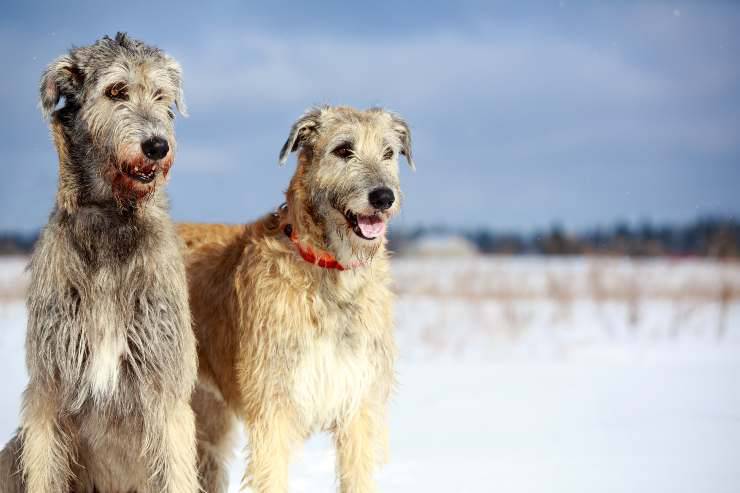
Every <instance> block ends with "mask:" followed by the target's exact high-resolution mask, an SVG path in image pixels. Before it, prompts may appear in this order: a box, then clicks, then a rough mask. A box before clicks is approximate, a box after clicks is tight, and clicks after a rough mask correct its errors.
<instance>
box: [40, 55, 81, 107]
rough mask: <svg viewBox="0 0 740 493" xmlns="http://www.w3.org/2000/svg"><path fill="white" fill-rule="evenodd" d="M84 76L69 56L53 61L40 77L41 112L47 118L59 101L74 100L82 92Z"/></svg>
mask: <svg viewBox="0 0 740 493" xmlns="http://www.w3.org/2000/svg"><path fill="white" fill-rule="evenodd" d="M84 81H85V74H84V73H83V72H82V70H81V69H80V67H78V66H77V64H76V63H75V61H74V60H73V59H72V57H70V56H69V55H63V56H60V57H59V58H57V59H56V60H54V61H53V62H52V63H51V65H49V66H48V67H47V68H46V70H45V71H44V74H43V75H42V76H41V88H40V92H41V102H40V105H41V112H42V113H43V115H44V117H45V118H49V117H50V116H51V114H52V113H53V112H54V108H56V106H57V103H59V100H60V99H61V98H62V97H64V99H65V100H75V99H77V96H79V94H80V92H81V91H82V84H83V83H84Z"/></svg>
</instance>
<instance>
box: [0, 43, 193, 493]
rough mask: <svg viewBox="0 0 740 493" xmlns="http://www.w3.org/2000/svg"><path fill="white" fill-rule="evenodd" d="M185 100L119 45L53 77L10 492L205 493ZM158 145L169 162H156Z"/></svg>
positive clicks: (3, 468)
mask: <svg viewBox="0 0 740 493" xmlns="http://www.w3.org/2000/svg"><path fill="white" fill-rule="evenodd" d="M180 87H181V86H180V68H179V66H178V65H177V63H176V62H175V61H174V60H173V59H172V58H170V57H168V56H167V55H165V54H164V53H163V52H161V51H159V50H158V49H156V48H152V47H150V46H147V45H145V44H143V43H141V42H139V41H136V40H133V39H130V38H128V37H127V36H126V35H125V34H120V33H119V34H118V35H117V36H116V37H115V39H111V38H108V37H104V38H102V39H101V40H99V41H98V42H96V43H95V44H93V45H91V46H86V47H81V48H76V49H73V50H71V51H70V52H69V54H67V55H65V56H62V57H60V58H59V59H57V60H56V61H55V62H54V63H52V64H51V65H50V66H49V68H48V69H47V71H46V72H45V73H44V75H43V77H42V80H41V107H42V110H43V112H44V114H45V115H47V116H49V117H50V119H51V129H52V133H53V136H54V142H55V144H56V148H57V151H58V154H59V191H58V194H57V201H56V206H55V208H54V210H53V212H52V214H51V217H50V219H49V223H48V224H47V226H46V228H45V229H44V231H43V233H42V235H41V238H40V239H39V242H38V244H37V246H36V250H35V252H34V255H33V258H32V260H31V266H30V270H31V284H30V287H29V293H28V299H27V307H28V333H27V339H26V363H27V367H28V373H29V377H30V381H29V384H28V387H27V389H26V391H25V393H24V396H23V409H22V413H21V414H22V416H21V429H20V433H19V435H18V436H17V437H16V438H15V439H13V441H12V442H11V443H10V444H9V445H8V446H7V447H6V449H5V450H4V451H3V454H2V456H0V472H3V473H5V474H12V475H13V476H12V479H10V480H8V479H6V478H7V477H6V478H0V482H4V486H3V488H4V489H2V491H11V492H15V491H23V490H26V491H28V492H31V493H69V492H70V491H73V492H75V493H92V492H93V491H96V492H105V493H112V492H131V491H136V492H137V493H145V492H152V493H155V492H156V493H161V492H171V493H186V492H196V491H198V484H197V469H196V462H195V459H196V448H195V422H194V415H193V412H192V410H191V408H190V406H189V399H190V396H191V390H192V388H193V384H194V382H195V379H196V376H197V370H196V364H197V356H196V352H195V337H194V335H193V332H192V329H191V324H190V315H189V309H188V299H187V287H186V277H185V269H184V265H183V262H182V257H181V256H180V253H179V250H180V245H179V240H178V238H177V235H176V232H175V229H174V226H173V225H172V222H171V220H170V219H169V216H168V211H167V209H168V205H167V199H166V196H165V194H164V191H163V186H164V184H165V182H166V179H167V173H168V171H169V169H170V166H171V164H172V161H173V158H174V144H175V140H174V128H173V119H174V113H173V112H172V109H171V108H172V106H173V105H177V106H178V107H182V94H181V88H180ZM60 99H63V106H62V107H61V108H58V109H57V105H58V104H59V101H60ZM153 137H156V138H158V139H160V141H161V140H165V141H166V142H167V143H168V150H167V152H166V155H161V156H159V155H157V157H152V155H150V154H147V153H146V152H145V151H144V149H145V146H144V145H143V144H144V143H145V142H146V141H148V140H150V139H152V138H153Z"/></svg>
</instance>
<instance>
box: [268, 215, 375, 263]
mask: <svg viewBox="0 0 740 493" xmlns="http://www.w3.org/2000/svg"><path fill="white" fill-rule="evenodd" d="M293 210H294V209H291V207H290V206H289V205H288V204H287V203H286V204H283V205H282V206H281V207H280V209H279V211H278V215H279V217H280V230H281V231H282V232H283V234H285V236H286V237H287V238H288V239H289V240H290V242H291V243H292V244H293V245H294V247H295V249H296V250H297V251H298V254H299V255H300V256H301V258H303V260H305V261H306V262H308V263H310V264H314V265H316V266H318V267H322V268H324V269H329V270H338V271H346V270H354V269H359V268H361V267H365V266H366V265H367V264H368V263H369V262H363V261H361V260H355V261H352V262H349V263H347V262H345V263H342V262H340V261H339V260H337V258H336V257H335V256H334V254H332V253H331V252H329V251H327V250H325V249H322V248H317V247H315V246H312V245H311V244H310V243H309V242H305V241H302V240H301V237H309V238H311V237H312V236H313V235H311V234H308V235H306V234H305V231H311V230H312V229H314V228H311V227H310V226H309V227H308V228H305V229H304V227H303V226H302V223H303V222H304V221H301V218H298V217H296V215H294V214H293V212H292V211H293ZM304 219H305V218H304ZM312 225H313V224H312ZM313 226H315V225H313ZM299 230H300V233H299Z"/></svg>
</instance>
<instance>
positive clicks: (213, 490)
mask: <svg viewBox="0 0 740 493" xmlns="http://www.w3.org/2000/svg"><path fill="white" fill-rule="evenodd" d="M192 406H193V411H194V412H195V421H196V430H197V434H198V477H199V479H200V486H201V488H202V489H203V491H204V492H205V493H226V491H228V487H229V475H228V469H227V462H228V460H229V458H230V457H231V455H232V450H233V431H234V427H235V424H236V419H235V417H234V415H233V413H232V412H231V411H230V410H229V408H228V407H227V406H226V402H224V399H223V397H222V396H221V393H220V392H219V391H218V389H217V388H215V387H214V386H212V385H208V384H206V383H202V382H199V383H198V385H197V386H196V388H195V392H194V393H193V399H192Z"/></svg>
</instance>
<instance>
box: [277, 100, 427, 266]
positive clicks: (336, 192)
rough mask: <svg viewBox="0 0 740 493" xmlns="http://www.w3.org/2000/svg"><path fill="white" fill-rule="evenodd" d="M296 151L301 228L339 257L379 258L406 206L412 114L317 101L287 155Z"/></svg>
mask: <svg viewBox="0 0 740 493" xmlns="http://www.w3.org/2000/svg"><path fill="white" fill-rule="evenodd" d="M294 151H300V152H299V155H298V168H297V170H296V173H295V175H294V176H293V179H292V180H291V184H290V187H289V189H288V205H289V207H290V208H291V210H293V212H291V214H292V215H293V217H294V220H295V221H296V222H297V224H298V226H299V229H300V232H301V233H302V234H304V235H308V236H309V239H310V241H312V242H313V243H315V244H316V246H318V247H320V248H324V249H327V250H328V251H330V252H331V253H333V254H334V256H335V257H336V258H337V259H338V260H339V261H340V262H343V263H345V262H354V261H360V262H362V261H367V260H369V259H370V258H372V256H373V255H374V254H375V253H376V252H377V251H378V250H379V249H380V248H381V246H382V245H383V244H384V243H385V233H386V226H387V223H388V221H389V220H390V219H391V218H392V217H393V216H394V215H395V214H396V213H397V212H398V210H399V207H400V202H401V186H400V181H399V169H398V158H399V156H401V155H403V156H404V157H405V158H406V160H407V162H408V163H409V165H410V166H411V167H412V168H413V166H414V163H413V158H412V154H411V132H410V130H409V127H408V125H407V124H406V122H404V121H403V120H402V119H401V118H400V117H398V116H397V115H394V114H393V113H390V112H387V111H384V110H382V109H378V108H373V109H369V110H366V111H359V110H355V109H352V108H347V107H321V108H316V109H313V110H310V111H308V112H307V113H305V114H304V115H303V116H302V117H301V118H299V119H298V120H297V121H296V122H295V123H294V124H293V126H292V128H291V130H290V134H289V135H288V139H287V141H286V142H285V145H284V146H283V148H282V150H281V152H280V162H281V163H284V162H285V161H286V160H287V159H288V155H289V154H290V153H291V152H294Z"/></svg>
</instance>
